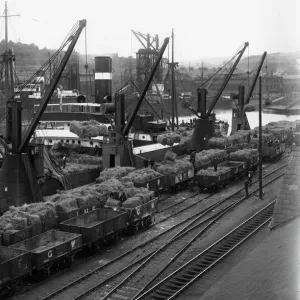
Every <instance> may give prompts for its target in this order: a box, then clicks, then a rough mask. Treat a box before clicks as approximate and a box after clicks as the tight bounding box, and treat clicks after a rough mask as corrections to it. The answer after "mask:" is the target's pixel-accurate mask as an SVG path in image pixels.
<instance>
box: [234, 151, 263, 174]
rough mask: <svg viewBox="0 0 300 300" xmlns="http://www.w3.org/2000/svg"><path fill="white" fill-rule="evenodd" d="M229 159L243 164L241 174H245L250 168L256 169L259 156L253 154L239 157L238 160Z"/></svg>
mask: <svg viewBox="0 0 300 300" xmlns="http://www.w3.org/2000/svg"><path fill="white" fill-rule="evenodd" d="M230 161H236V162H241V163H242V164H243V171H242V174H241V175H243V174H244V175H245V174H246V173H247V172H248V171H250V170H252V171H253V172H256V171H257V168H258V162H259V156H258V155H254V156H252V157H251V158H241V159H239V160H237V159H230Z"/></svg>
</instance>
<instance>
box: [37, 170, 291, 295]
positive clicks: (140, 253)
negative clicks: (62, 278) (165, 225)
mask: <svg viewBox="0 0 300 300" xmlns="http://www.w3.org/2000/svg"><path fill="white" fill-rule="evenodd" d="M270 166H272V165H269V166H266V167H265V168H264V169H267V168H269V167H270ZM285 166H286V165H283V166H281V167H280V168H279V169H282V168H284V167H285ZM276 171H277V169H276V170H275V171H273V172H271V173H274V172H276ZM269 174H270V173H269ZM269 174H267V175H265V177H266V176H269ZM255 182H256V181H254V182H253V184H254V183H255ZM227 189H228V188H227ZM227 189H224V190H227ZM224 190H223V191H224ZM242 191H243V188H242V189H238V190H236V191H235V192H234V193H230V197H234V196H236V195H237V194H238V193H240V192H242ZM198 194H199V193H198V192H196V193H194V194H192V195H190V196H188V197H186V198H184V199H183V200H181V201H179V202H177V203H175V204H173V205H171V206H168V207H165V208H164V209H163V212H166V211H168V210H174V209H175V213H173V214H170V215H169V216H167V217H164V218H160V219H159V220H158V221H157V222H156V223H155V224H158V223H162V222H163V221H165V220H167V219H169V218H172V217H174V215H177V214H179V213H183V212H184V211H186V212H187V214H188V215H190V214H191V213H189V210H190V209H193V211H192V212H194V211H195V210H196V207H195V206H197V205H201V202H203V201H204V200H208V199H209V198H212V197H213V196H214V195H215V194H213V195H208V196H206V197H204V198H202V199H199V200H198V201H195V202H193V203H192V204H189V205H184V203H185V202H186V201H188V200H189V199H192V198H195V197H196V196H197V195H198ZM227 198H228V197H225V198H224V199H223V200H224V201H225V200H228V199H227ZM218 205H220V203H218V204H217V205H216V206H214V205H211V206H209V207H208V208H207V209H204V210H201V211H200V212H198V213H196V214H194V213H193V214H192V215H191V216H190V217H189V218H187V217H185V218H184V220H183V221H181V222H179V223H178V224H176V225H175V226H173V227H171V228H169V229H167V230H166V231H164V232H162V233H160V234H159V235H157V236H155V237H154V238H151V239H150V240H147V241H146V242H144V243H142V244H140V245H138V246H136V247H133V248H132V249H130V250H129V251H126V252H125V253H123V254H121V255H119V256H118V257H116V258H114V259H113V260H111V261H109V262H108V263H106V264H103V265H101V266H99V267H97V268H95V269H93V270H92V271H90V272H87V273H86V274H85V275H83V276H79V277H77V279H76V280H74V281H73V282H71V283H69V284H67V285H65V286H63V287H62V288H60V289H58V290H56V291H54V292H52V293H51V294H49V295H47V296H46V297H44V298H41V297H39V299H42V300H47V299H65V298H64V297H59V295H66V294H67V291H68V290H69V289H70V288H71V287H74V286H75V285H78V284H79V283H81V282H83V281H85V280H87V279H88V278H89V277H98V276H99V275H98V273H99V272H100V271H101V272H104V273H105V274H106V273H107V274H108V275H111V274H110V273H111V270H107V269H109V267H110V266H112V265H114V269H117V268H120V269H122V268H123V267H124V265H125V266H126V264H137V263H138V262H140V261H142V260H144V259H145V257H147V255H151V250H152V251H156V250H157V245H158V246H159V244H162V243H163V241H165V240H168V239H171V238H172V236H175V235H176V230H177V232H179V230H180V228H181V227H183V226H185V225H184V224H186V223H187V222H191V224H193V223H192V221H193V218H196V217H197V216H199V215H200V214H204V213H205V211H211V210H213V209H215V208H216V207H217V206H218ZM182 206H183V207H182ZM178 208H179V209H178ZM190 226H191V225H190ZM168 233H170V234H168ZM158 239H162V242H161V243H157V240H158ZM154 241H155V243H156V245H155V246H154V245H152V242H154ZM147 245H150V246H149V247H147V248H148V250H147V251H144V250H143V248H146V246H147ZM153 249H154V250H153ZM129 256H130V257H131V258H129ZM133 257H134V259H132V258H133ZM141 257H142V259H140V258H141ZM106 270H107V272H106ZM105 274H103V275H105ZM93 275H95V276H93ZM104 277H105V276H104ZM91 281H94V280H91ZM97 281H99V280H97ZM56 296H57V297H56Z"/></svg>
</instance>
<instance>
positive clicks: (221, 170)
mask: <svg viewBox="0 0 300 300" xmlns="http://www.w3.org/2000/svg"><path fill="white" fill-rule="evenodd" d="M230 171H231V169H230V168H229V167H220V168H219V169H218V170H217V171H215V170H214V169H207V170H200V171H198V172H197V174H196V175H198V176H213V177H216V176H220V175H222V174H225V173H227V172H230Z"/></svg>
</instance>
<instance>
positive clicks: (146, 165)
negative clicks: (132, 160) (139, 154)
mask: <svg viewBox="0 0 300 300" xmlns="http://www.w3.org/2000/svg"><path fill="white" fill-rule="evenodd" d="M148 165H149V161H148V159H147V158H145V159H144V167H145V169H147V168H148Z"/></svg>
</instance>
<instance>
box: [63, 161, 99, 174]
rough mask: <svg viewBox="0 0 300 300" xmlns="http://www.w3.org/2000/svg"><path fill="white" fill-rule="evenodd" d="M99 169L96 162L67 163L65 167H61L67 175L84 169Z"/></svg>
mask: <svg viewBox="0 0 300 300" xmlns="http://www.w3.org/2000/svg"><path fill="white" fill-rule="evenodd" d="M92 170H99V166H98V165H96V164H93V165H86V164H78V163H69V162H68V163H67V164H66V167H65V168H64V169H63V172H64V173H65V174H67V175H69V174H76V173H81V172H84V171H92Z"/></svg>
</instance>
